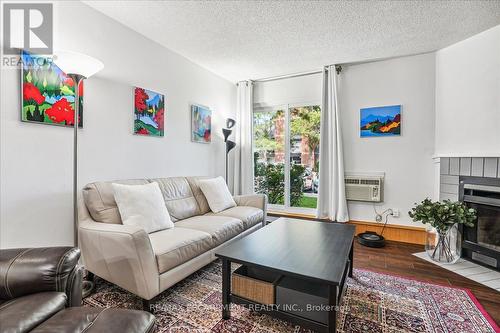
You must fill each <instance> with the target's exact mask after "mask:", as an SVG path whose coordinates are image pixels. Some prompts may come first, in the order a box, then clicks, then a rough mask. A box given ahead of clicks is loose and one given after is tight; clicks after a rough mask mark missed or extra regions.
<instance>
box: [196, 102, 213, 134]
mask: <svg viewBox="0 0 500 333" xmlns="http://www.w3.org/2000/svg"><path fill="white" fill-rule="evenodd" d="M191 140H192V141H193V142H201V143H210V142H211V141H212V111H211V110H210V109H209V108H207V107H204V106H200V105H192V106H191Z"/></svg>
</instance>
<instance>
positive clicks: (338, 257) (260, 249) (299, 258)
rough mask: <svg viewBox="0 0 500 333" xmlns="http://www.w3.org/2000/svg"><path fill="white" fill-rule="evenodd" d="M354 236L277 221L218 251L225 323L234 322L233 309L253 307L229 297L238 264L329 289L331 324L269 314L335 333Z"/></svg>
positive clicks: (318, 225)
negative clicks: (232, 270)
mask: <svg viewBox="0 0 500 333" xmlns="http://www.w3.org/2000/svg"><path fill="white" fill-rule="evenodd" d="M354 231H355V228H354V226H352V225H348V224H341V223H328V222H316V221H306V220H299V219H290V218H279V219H277V220H276V221H274V222H272V223H271V224H269V225H267V226H265V227H264V228H262V229H260V230H257V231H256V232H254V233H252V234H250V235H248V236H246V237H243V238H242V239H239V240H236V241H234V242H232V243H231V244H229V245H227V246H225V247H223V248H222V249H220V250H218V251H217V252H216V254H215V255H216V256H217V257H219V258H221V259H222V303H223V309H222V317H223V318H224V319H229V318H230V317H231V312H230V304H231V303H234V304H241V305H246V306H250V305H255V303H254V302H252V301H250V300H248V299H244V298H242V297H239V296H237V295H234V294H232V293H231V262H235V263H239V264H242V265H245V266H248V267H252V268H255V269H265V270H266V271H273V272H275V273H278V274H280V275H281V276H285V277H290V278H293V279H295V280H299V281H303V283H304V284H308V283H316V284H319V285H322V286H324V287H325V288H327V290H328V293H327V295H328V296H327V299H328V309H329V312H328V318H327V323H320V322H317V321H314V320H311V319H307V318H303V317H302V316H299V315H297V314H293V313H290V312H286V311H283V310H281V309H276V308H272V309H271V310H265V312H266V313H269V314H270V315H274V316H276V317H279V318H281V319H285V320H288V321H290V322H292V323H294V324H298V325H301V326H302V327H304V328H309V329H312V330H314V331H317V332H332V333H333V332H335V331H336V317H337V312H338V309H339V304H340V301H341V298H342V294H343V290H344V284H345V280H346V277H347V276H350V277H352V265H353V240H354Z"/></svg>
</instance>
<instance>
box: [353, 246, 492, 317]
mask: <svg viewBox="0 0 500 333" xmlns="http://www.w3.org/2000/svg"><path fill="white" fill-rule="evenodd" d="M423 250H424V247H423V246H421V245H413V244H405V243H398V242H387V245H386V247H385V248H381V249H374V248H369V247H365V246H361V245H360V244H359V243H358V242H357V241H355V245H354V268H366V269H372V270H375V271H379V272H382V273H384V272H386V273H389V274H390V273H393V274H397V275H401V276H407V277H410V278H415V279H418V280H421V281H428V282H431V283H432V282H434V283H439V284H444V285H449V286H454V287H462V288H467V289H470V290H471V291H472V293H473V294H474V295H475V296H476V298H477V299H478V300H479V302H480V303H481V305H482V306H483V307H484V309H485V310H486V311H487V312H488V313H489V314H490V316H491V317H492V318H493V320H495V321H496V322H497V324H500V293H499V292H498V291H496V290H494V289H491V288H488V287H486V286H483V285H481V284H479V283H477V282H474V281H472V280H469V279H467V278H465V277H463V276H461V275H458V274H456V273H453V272H450V271H448V270H446V269H443V268H441V267H439V266H437V265H434V264H432V263H429V262H427V261H424V260H422V259H420V258H417V257H415V256H413V255H412V254H413V253H416V252H422V251H423Z"/></svg>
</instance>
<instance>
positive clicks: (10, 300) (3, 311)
mask: <svg viewBox="0 0 500 333" xmlns="http://www.w3.org/2000/svg"><path fill="white" fill-rule="evenodd" d="M79 259H80V250H79V249H78V248H72V247H50V248H33V249H6V250H0V333H7V332H9V333H10V332H15V333H23V332H84V331H85V332H89V333H90V332H151V331H152V330H153V329H154V321H155V319H154V316H153V315H151V314H150V313H147V312H144V311H135V310H125V309H96V308H89V307H80V305H81V302H82V275H83V271H82V267H81V266H79V265H78V260H79Z"/></svg>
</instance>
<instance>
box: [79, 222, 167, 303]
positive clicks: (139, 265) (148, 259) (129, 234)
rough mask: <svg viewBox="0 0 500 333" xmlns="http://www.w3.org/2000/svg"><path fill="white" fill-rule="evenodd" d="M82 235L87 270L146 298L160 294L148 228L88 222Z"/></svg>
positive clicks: (81, 223) (82, 226) (84, 223)
mask: <svg viewBox="0 0 500 333" xmlns="http://www.w3.org/2000/svg"><path fill="white" fill-rule="evenodd" d="M78 234H79V239H80V247H81V249H82V257H83V262H84V264H85V268H86V269H87V270H89V271H90V272H92V273H94V274H95V275H97V276H99V277H102V278H103V279H106V280H108V281H109V282H112V283H114V284H116V285H118V286H120V287H122V288H123V289H126V290H128V291H130V292H132V293H134V294H136V295H138V296H140V297H142V298H144V299H151V298H152V297H154V296H155V295H157V294H158V292H159V288H160V286H159V273H158V266H157V263H156V257H155V254H154V252H153V248H152V246H151V242H150V240H149V236H148V234H147V233H146V231H144V229H141V228H139V227H136V226H127V225H123V224H109V223H100V222H95V221H93V220H90V219H84V220H83V221H80V223H79V228H78Z"/></svg>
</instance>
